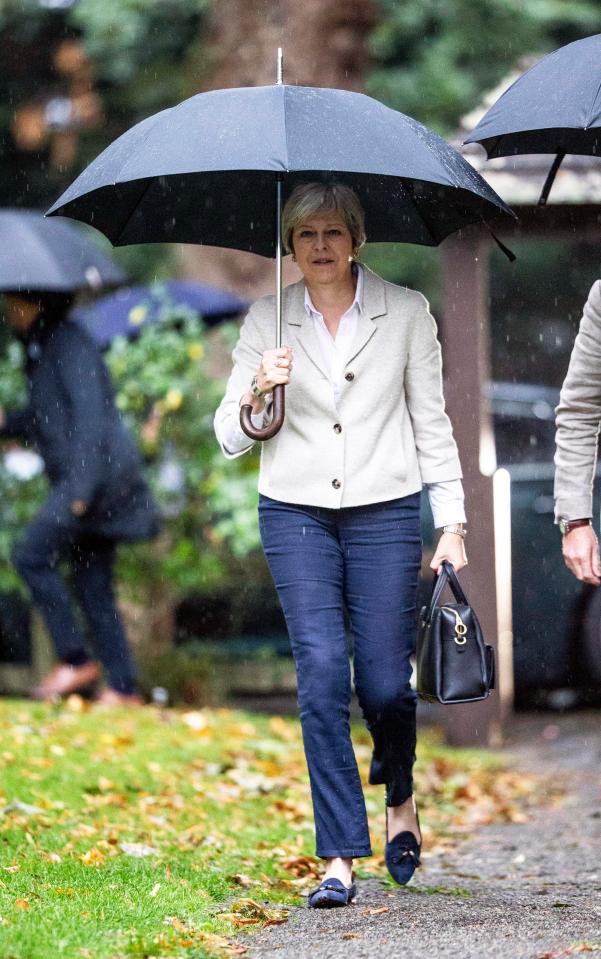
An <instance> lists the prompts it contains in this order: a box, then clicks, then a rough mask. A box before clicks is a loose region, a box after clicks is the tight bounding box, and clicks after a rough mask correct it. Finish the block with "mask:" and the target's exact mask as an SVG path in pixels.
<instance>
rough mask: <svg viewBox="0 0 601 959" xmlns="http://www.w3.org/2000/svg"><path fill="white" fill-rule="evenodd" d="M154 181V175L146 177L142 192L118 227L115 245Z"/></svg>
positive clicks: (118, 242) (119, 240)
mask: <svg viewBox="0 0 601 959" xmlns="http://www.w3.org/2000/svg"><path fill="white" fill-rule="evenodd" d="M155 181H156V176H154V177H149V178H148V182H147V183H146V186H145V187H144V189H143V190H142V192H141V193H140V194H139V195H138V196H137V197H136V202H135V203H134V205H133V207H132V209H131V210H130V212H129V213H128V214H127V217H126V219H125V220H124V222H123V224H122V226H121V228H120V229H119V235H118V236H117V237H116V240H115V243H114V245H115V246H119V244H120V242H121V238H122V237H123V233H124V231H125V228H126V227H127V226H129V224H130V223H131V220H132V217H133V216H134V214H135V212H136V210H137V209H138V207H139V206H140V204H141V203H142V201H143V199H144V197H145V196H146V194H147V193H148V191H149V190H150V188H151V186H153V185H154V183H155Z"/></svg>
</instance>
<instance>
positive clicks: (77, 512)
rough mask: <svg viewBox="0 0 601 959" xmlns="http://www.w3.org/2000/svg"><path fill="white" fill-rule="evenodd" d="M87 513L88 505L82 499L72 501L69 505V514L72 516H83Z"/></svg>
mask: <svg viewBox="0 0 601 959" xmlns="http://www.w3.org/2000/svg"><path fill="white" fill-rule="evenodd" d="M87 511H88V504H87V503H86V502H85V500H83V499H74V500H73V502H72V503H71V512H72V513H73V515H74V516H85V514H86V513H87Z"/></svg>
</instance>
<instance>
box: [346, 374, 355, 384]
mask: <svg viewBox="0 0 601 959" xmlns="http://www.w3.org/2000/svg"><path fill="white" fill-rule="evenodd" d="M344 378H345V380H348V381H349V383H351V382H352V381H353V380H354V379H355V374H354V373H350V372H349V373H345V374H344Z"/></svg>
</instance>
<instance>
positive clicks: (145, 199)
mask: <svg viewBox="0 0 601 959" xmlns="http://www.w3.org/2000/svg"><path fill="white" fill-rule="evenodd" d="M277 175H280V176H282V177H283V180H284V195H286V194H288V193H289V192H290V191H291V190H292V189H293V188H294V186H295V185H296V184H297V183H298V182H303V181H305V182H306V181H309V180H320V179H324V178H325V179H327V180H336V181H338V182H342V183H345V184H347V185H348V186H350V187H352V188H353V189H354V190H355V191H356V192H357V194H358V195H359V198H360V200H361V202H362V204H363V207H364V209H365V212H366V229H367V236H368V239H369V240H370V241H371V242H376V241H396V242H409V243H421V244H426V245H429V246H433V245H436V244H438V243H440V241H441V240H443V239H444V238H445V237H446V236H448V235H449V234H450V233H452V232H454V231H455V230H458V229H460V228H461V227H463V226H466V225H468V224H470V223H474V222H481V221H482V220H486V219H487V218H490V217H491V216H494V215H496V214H498V213H499V212H502V213H508V212H509V210H508V208H507V207H506V206H505V204H504V203H503V201H502V200H501V199H500V198H499V197H498V196H497V195H496V193H495V192H494V190H492V189H491V188H490V187H489V186H488V184H487V183H486V182H485V181H484V180H483V179H482V178H481V177H480V176H479V175H478V174H477V173H476V172H475V170H474V169H473V167H471V166H470V164H469V163H467V161H465V160H464V159H463V158H462V157H461V156H460V155H459V153H457V152H456V151H455V150H454V149H453V148H452V147H451V146H449V145H448V144H447V143H446V142H445V141H444V140H442V139H441V138H440V137H439V136H437V135H436V134H435V133H433V132H432V131H431V130H429V129H428V128H427V127H424V126H422V124H420V123H417V122H416V121H415V120H413V119H411V117H407V116H405V115H404V114H402V113H398V112H397V111H396V110H391V109H389V108H388V107H385V106H384V105H383V104H381V103H379V102H378V101H377V100H374V99H372V98H371V97H368V96H365V95H363V94H360V93H351V92H349V91H346V90H333V89H322V88H314V87H301V86H287V85H285V84H276V85H274V86H265V87H249V88H241V89H230V90H215V91H212V92H209V93H200V94H197V95H196V96H194V97H191V98H190V99H188V100H185V101H184V102H183V103H180V104H179V105H178V106H175V107H172V108H171V109H168V110H164V111H163V112H161V113H158V114H156V115H155V116H152V117H149V118H148V119H146V120H143V121H142V122H141V123H138V124H137V125H136V126H135V127H133V128H132V129H131V130H129V131H127V132H126V133H124V134H123V135H122V136H121V137H119V139H117V140H116V141H115V142H114V143H112V144H111V145H110V146H109V147H107V149H106V150H105V151H104V152H103V153H101V154H100V156H99V157H98V158H97V159H96V160H94V161H93V162H92V163H91V164H90V166H89V167H87V169H86V170H84V172H83V173H82V174H81V175H80V176H79V177H78V179H77V180H76V181H75V182H74V183H73V184H72V186H70V187H69V189H68V190H67V191H66V192H65V193H64V194H63V195H62V197H61V198H60V199H59V200H58V201H57V203H55V204H54V206H53V207H52V208H51V209H50V211H49V213H50V214H57V213H58V214H61V215H63V216H70V217H74V218H76V219H79V220H83V221H85V222H87V223H92V224H93V225H94V226H95V227H97V228H98V229H99V230H102V232H103V233H105V234H106V235H107V236H108V237H109V239H110V240H111V241H112V242H113V243H114V244H126V243H147V242H157V241H161V242H177V243H206V244H210V245H214V246H225V247H233V248H234V249H240V250H248V251H251V252H253V253H259V254H261V255H263V256H274V255H275V253H276V246H277V235H276V222H277V219H278V217H277V199H276V191H275V189H274V181H275V178H276V176H277Z"/></svg>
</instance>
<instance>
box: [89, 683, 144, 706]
mask: <svg viewBox="0 0 601 959" xmlns="http://www.w3.org/2000/svg"><path fill="white" fill-rule="evenodd" d="M94 702H95V703H97V704H98V705H99V706H143V705H144V700H143V699H142V697H141V696H138V694H137V693H120V692H119V690H117V689H113V688H112V687H111V686H105V688H104V689H101V690H100V692H99V693H98V695H97V696H96V697H95V699H94Z"/></svg>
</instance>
